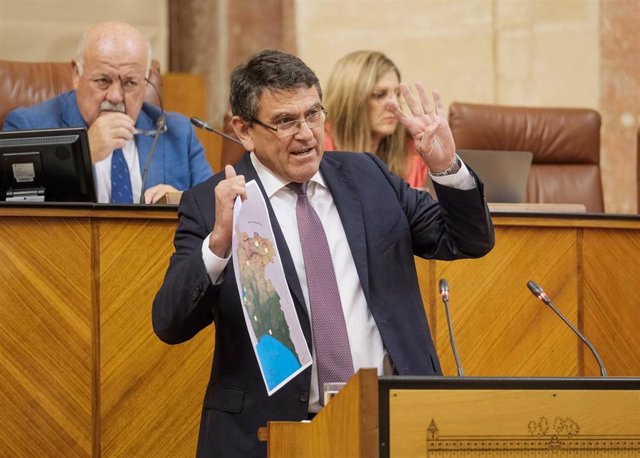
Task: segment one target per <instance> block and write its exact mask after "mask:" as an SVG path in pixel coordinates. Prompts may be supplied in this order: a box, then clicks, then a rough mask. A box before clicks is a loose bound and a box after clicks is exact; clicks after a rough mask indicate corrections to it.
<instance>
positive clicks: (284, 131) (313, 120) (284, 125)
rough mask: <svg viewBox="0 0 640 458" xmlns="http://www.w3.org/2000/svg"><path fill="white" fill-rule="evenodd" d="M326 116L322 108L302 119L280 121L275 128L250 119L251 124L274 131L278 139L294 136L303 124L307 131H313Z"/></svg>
mask: <svg viewBox="0 0 640 458" xmlns="http://www.w3.org/2000/svg"><path fill="white" fill-rule="evenodd" d="M326 115H327V111H326V110H325V109H324V108H322V109H320V110H317V111H313V112H311V113H310V114H309V115H307V116H305V118H304V119H302V120H300V119H293V120H291V121H280V122H278V123H276V125H275V127H274V126H270V125H268V124H265V123H263V122H262V121H260V120H258V119H256V118H252V119H251V122H255V123H256V124H258V125H260V126H262V127H264V128H266V129H269V130H272V131H274V132H275V133H276V134H278V135H279V136H280V137H289V136H291V135H295V134H297V133H298V131H299V130H300V127H301V126H302V123H303V122H306V123H307V126H308V127H309V129H313V128H314V127H319V126H320V125H322V123H323V122H324V119H325V116H326Z"/></svg>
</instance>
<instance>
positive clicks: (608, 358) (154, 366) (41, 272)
mask: <svg viewBox="0 0 640 458" xmlns="http://www.w3.org/2000/svg"><path fill="white" fill-rule="evenodd" d="M106 208H108V207H104V206H97V207H91V206H87V208H84V207H78V208H72V209H57V208H55V207H50V208H47V207H44V208H40V207H26V208H15V207H11V206H7V207H5V206H0V412H1V415H0V455H3V454H6V455H9V456H96V457H98V456H105V457H112V456H160V457H164V456H166V457H170V456H193V455H194V453H195V447H196V440H197V430H198V424H199V420H200V410H201V405H202V399H203V395H204V391H205V388H206V384H207V381H208V377H209V370H210V364H211V350H212V348H211V347H212V345H211V341H212V339H213V335H212V330H211V328H209V329H207V330H205V331H204V332H201V333H200V335H198V336H197V337H196V338H195V339H192V340H191V341H189V342H187V343H185V344H181V345H177V346H169V345H165V344H164V343H162V342H160V341H159V340H158V339H157V338H156V336H155V335H154V333H153V329H152V327H151V303H152V300H153V297H154V295H155V292H156V291H157V288H158V287H159V286H160V284H161V282H162V280H163V277H164V272H165V269H166V266H167V263H168V260H169V256H170V255H171V253H172V251H173V247H172V240H173V234H174V230H175V225H176V219H175V217H176V216H175V210H174V209H172V208H165V209H153V208H146V209H144V208H143V209H142V210H135V211H124V210H117V209H108V210H107V209H106ZM494 222H495V224H496V248H495V249H494V250H493V251H492V252H491V253H490V254H489V255H488V256H486V257H485V258H482V259H479V260H464V261H454V262H449V263H445V262H428V261H423V260H417V268H418V276H419V281H420V284H421V288H422V294H423V297H424V299H425V306H426V308H427V313H428V316H429V319H430V325H431V327H432V329H433V331H434V336H435V338H436V344H437V347H438V353H439V355H440V357H441V361H442V364H443V368H444V371H445V373H446V374H448V375H454V374H455V373H456V371H455V365H454V363H453V358H452V355H451V350H450V347H449V342H448V333H447V326H446V320H445V315H444V309H443V306H442V303H441V301H440V298H439V295H438V294H437V281H438V279H439V278H443V277H444V278H447V279H448V281H449V285H450V289H451V313H452V318H453V324H454V329H455V333H456V337H457V342H458V347H459V353H460V357H461V359H462V362H463V366H464V368H465V373H466V374H467V375H478V376H484V375H489V376H572V375H584V374H586V375H597V374H598V370H597V367H596V366H595V364H594V363H593V358H592V357H591V355H590V354H589V353H588V352H585V351H584V348H583V346H582V344H580V343H579V341H578V339H577V338H576V337H574V336H573V334H572V333H571V331H570V330H569V329H568V328H567V327H566V326H565V325H564V324H563V323H562V322H561V320H560V319H559V318H558V317H556V316H555V315H554V314H553V313H552V312H551V311H550V310H548V309H547V308H546V307H545V306H544V305H543V304H542V303H541V302H539V301H538V300H537V299H536V298H534V297H533V296H532V295H531V293H530V292H529V291H528V289H527V288H526V282H527V280H529V279H534V280H536V281H537V282H538V283H540V284H541V285H542V286H543V287H544V289H545V290H546V291H547V293H548V294H549V295H550V296H551V297H552V299H553V301H554V303H555V304H556V306H557V307H558V308H559V309H561V310H562V312H563V313H564V314H565V315H566V316H567V318H568V319H569V320H571V321H573V322H574V323H578V324H579V327H580V328H581V329H582V330H583V331H584V332H585V334H586V335H587V336H588V337H589V338H591V340H593V342H594V344H595V345H596V346H597V347H598V348H599V350H600V352H601V355H602V358H603V360H604V362H605V364H606V366H607V369H608V370H609V373H610V375H614V376H615V375H639V374H640V341H639V340H640V328H639V327H640V307H639V305H638V298H640V281H638V280H639V277H638V275H639V274H638V273H639V272H640V257H639V256H638V252H639V249H640V219H638V218H635V219H633V218H626V219H625V218H618V219H617V218H610V217H606V216H605V217H599V218H592V217H588V216H587V217H568V218H558V217H555V218H554V217H527V215H523V216H521V217H508V216H495V217H494Z"/></svg>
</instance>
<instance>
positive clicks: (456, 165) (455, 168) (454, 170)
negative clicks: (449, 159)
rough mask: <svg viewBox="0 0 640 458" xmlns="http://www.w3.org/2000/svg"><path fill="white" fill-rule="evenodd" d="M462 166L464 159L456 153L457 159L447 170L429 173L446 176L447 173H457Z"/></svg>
mask: <svg viewBox="0 0 640 458" xmlns="http://www.w3.org/2000/svg"><path fill="white" fill-rule="evenodd" d="M460 167H462V161H461V160H460V158H459V157H458V155H457V154H456V160H455V161H453V164H451V165H450V166H449V167H448V168H447V169H446V170H443V171H442V172H432V171H429V173H430V174H431V176H434V177H446V176H447V175H453V174H454V173H457V172H458V171H459V170H460Z"/></svg>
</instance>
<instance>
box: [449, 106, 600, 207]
mask: <svg viewBox="0 0 640 458" xmlns="http://www.w3.org/2000/svg"><path fill="white" fill-rule="evenodd" d="M449 124H450V125H451V130H452V132H453V137H454V139H455V142H456V147H457V148H460V149H477V150H506V151H531V152H532V153H533V162H532V165H531V171H530V173H529V181H528V184H527V201H528V202H531V203H572V204H584V205H585V207H586V209H587V211H588V212H592V213H598V212H603V211H604V197H603V193H602V179H601V172H600V124H601V120H600V115H599V114H598V112H597V111H595V110H590V109H576V108H531V107H508V106H499V105H480V104H471V103H461V102H454V103H452V104H451V105H450V107H449Z"/></svg>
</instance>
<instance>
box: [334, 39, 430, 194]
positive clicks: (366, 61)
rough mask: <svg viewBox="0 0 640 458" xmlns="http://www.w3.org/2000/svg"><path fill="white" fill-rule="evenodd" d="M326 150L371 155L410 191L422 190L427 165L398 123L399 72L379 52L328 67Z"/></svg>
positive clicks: (358, 53)
mask: <svg viewBox="0 0 640 458" xmlns="http://www.w3.org/2000/svg"><path fill="white" fill-rule="evenodd" d="M325 94H326V95H325V108H326V109H327V112H328V114H327V122H326V123H325V139H324V149H325V150H342V151H363V152H365V151H366V152H372V153H375V154H376V155H377V156H378V157H380V158H381V159H382V160H383V161H385V162H386V163H387V165H388V166H389V169H391V171H392V172H394V173H395V174H396V175H398V176H401V177H403V178H404V179H405V181H406V182H407V183H409V185H411V186H412V187H414V188H423V187H424V184H425V179H426V175H427V171H428V169H427V166H426V165H425V163H424V162H423V161H422V159H420V157H419V156H418V154H417V153H416V149H415V145H414V143H413V140H412V139H411V138H410V137H407V135H406V133H405V130H404V128H403V127H402V125H401V124H400V123H399V122H398V120H397V118H396V117H395V116H394V115H393V113H391V112H390V111H388V110H387V109H386V108H385V105H386V102H387V101H388V100H389V99H392V100H393V101H395V102H396V103H398V104H399V100H398V98H399V95H400V71H399V70H398V68H397V67H396V66H395V64H394V63H393V62H392V61H391V59H389V58H388V57H387V56H385V55H384V54H383V53H381V52H377V51H355V52H352V53H350V54H347V55H346V56H344V57H342V58H341V59H340V60H339V61H338V62H337V63H336V65H335V67H334V68H333V71H332V72H331V75H330V76H329V80H328V82H327V87H326V89H325Z"/></svg>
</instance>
